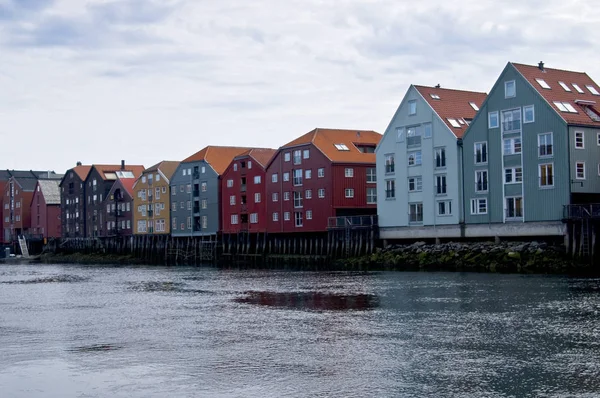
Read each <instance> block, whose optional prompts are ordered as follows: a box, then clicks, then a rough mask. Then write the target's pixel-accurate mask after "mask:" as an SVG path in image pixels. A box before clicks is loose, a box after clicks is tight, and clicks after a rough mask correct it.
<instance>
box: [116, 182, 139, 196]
mask: <svg viewBox="0 0 600 398" xmlns="http://www.w3.org/2000/svg"><path fill="white" fill-rule="evenodd" d="M136 180H137V179H136V178H119V182H120V183H121V185H122V186H123V189H125V190H126V191H127V193H128V194H129V196H131V197H133V184H135V181H136Z"/></svg>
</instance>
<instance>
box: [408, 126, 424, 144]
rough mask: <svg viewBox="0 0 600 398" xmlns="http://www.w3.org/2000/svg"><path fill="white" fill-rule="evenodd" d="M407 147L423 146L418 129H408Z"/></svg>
mask: <svg viewBox="0 0 600 398" xmlns="http://www.w3.org/2000/svg"><path fill="white" fill-rule="evenodd" d="M406 146H407V147H418V146H421V131H420V130H417V128H416V127H408V128H407V129H406Z"/></svg>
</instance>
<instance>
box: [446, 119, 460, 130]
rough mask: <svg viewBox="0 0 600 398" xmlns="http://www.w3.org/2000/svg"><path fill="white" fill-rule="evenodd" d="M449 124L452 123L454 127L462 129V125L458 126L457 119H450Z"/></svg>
mask: <svg viewBox="0 0 600 398" xmlns="http://www.w3.org/2000/svg"><path fill="white" fill-rule="evenodd" d="M448 123H450V124H451V125H452V127H458V128H460V124H458V122H457V121H456V119H452V118H448Z"/></svg>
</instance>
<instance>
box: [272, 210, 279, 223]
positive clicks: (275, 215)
mask: <svg viewBox="0 0 600 398" xmlns="http://www.w3.org/2000/svg"><path fill="white" fill-rule="evenodd" d="M272 217H273V221H279V213H278V212H276V211H275V212H273V216H272Z"/></svg>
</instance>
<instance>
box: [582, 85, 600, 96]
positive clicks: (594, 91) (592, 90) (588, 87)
mask: <svg viewBox="0 0 600 398" xmlns="http://www.w3.org/2000/svg"><path fill="white" fill-rule="evenodd" d="M585 87H586V88H587V89H588V90H590V93H592V94H593V95H600V93H599V92H598V90H596V87H594V86H585Z"/></svg>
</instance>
